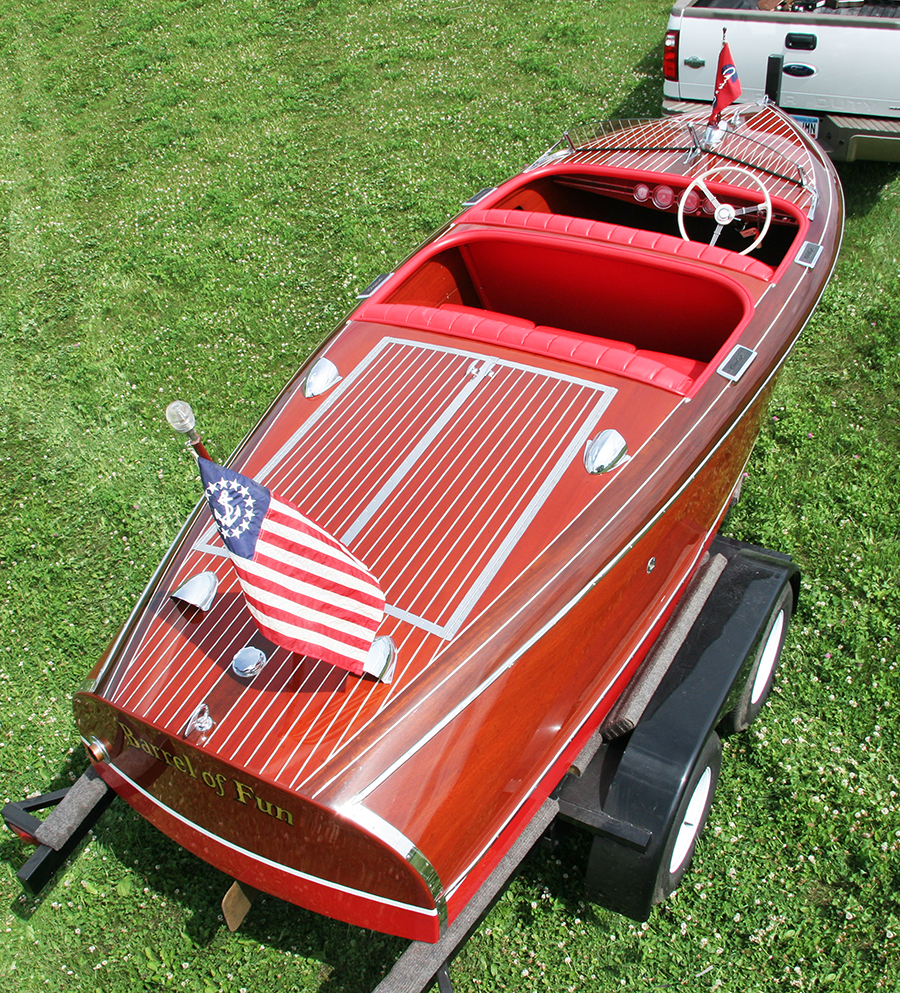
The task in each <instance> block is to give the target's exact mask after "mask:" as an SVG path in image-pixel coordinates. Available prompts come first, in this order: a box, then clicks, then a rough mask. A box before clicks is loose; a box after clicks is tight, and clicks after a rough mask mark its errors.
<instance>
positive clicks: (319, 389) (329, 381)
mask: <svg viewBox="0 0 900 993" xmlns="http://www.w3.org/2000/svg"><path fill="white" fill-rule="evenodd" d="M342 378H343V377H342V376H341V374H340V373H339V372H338V368H337V366H336V365H335V364H334V363H333V362H332V361H331V359H326V358H325V356H324V355H323V356H322V357H321V358H320V359H317V360H316V363H315V365H314V366H313V367H312V369H310V370H309V372H308V373H307V376H306V379H305V380H304V381H303V395H304V396H305V397H317V396H319V395H320V394H322V393H324V392H325V391H326V390H330V389H331V387H332V386H334V385H335V384H336V383H339V382H340V381H341V379H342Z"/></svg>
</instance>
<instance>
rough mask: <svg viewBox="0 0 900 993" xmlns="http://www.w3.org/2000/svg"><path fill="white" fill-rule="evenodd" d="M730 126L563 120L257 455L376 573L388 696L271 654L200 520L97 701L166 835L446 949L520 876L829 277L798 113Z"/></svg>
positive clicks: (92, 710)
mask: <svg viewBox="0 0 900 993" xmlns="http://www.w3.org/2000/svg"><path fill="white" fill-rule="evenodd" d="M704 125H705V122H704V121H703V120H702V119H700V118H699V117H693V118H692V117H687V118H680V119H677V120H674V119H672V120H662V121H653V122H619V123H616V124H613V125H608V126H603V127H600V128H598V129H597V130H596V132H593V133H591V134H590V135H588V136H585V137H576V136H574V135H567V136H566V138H565V140H564V141H563V142H562V143H561V145H560V146H559V147H557V148H555V149H553V150H551V151H550V152H549V153H547V154H546V155H544V156H543V157H542V158H540V159H539V160H538V161H537V162H536V163H534V164H533V165H532V166H530V167H529V168H528V169H526V170H525V171H524V172H523V173H522V174H520V175H518V176H516V177H515V178H513V179H511V180H509V181H508V182H506V183H504V184H503V185H501V186H498V187H496V188H494V189H490V190H486V191H482V193H481V194H479V195H478V196H477V197H475V198H473V199H472V200H471V201H469V202H468V203H467V204H466V206H465V209H464V210H463V212H462V213H461V214H460V215H459V216H457V217H456V218H455V220H453V222H452V223H449V224H448V225H447V226H445V227H444V228H443V229H442V230H441V231H439V232H438V233H437V234H435V235H434V236H433V237H432V238H431V239H430V240H429V241H428V242H427V243H426V244H424V245H423V246H422V247H421V248H419V249H418V250H417V251H416V252H415V253H414V254H413V255H412V256H411V257H409V258H408V259H407V260H406V261H405V262H403V263H402V264H401V265H399V266H398V267H397V269H396V270H395V271H393V272H392V273H390V274H389V275H388V276H386V277H383V278H381V279H379V280H377V281H376V282H375V284H373V285H372V286H371V287H369V288H368V290H367V291H366V293H365V294H364V297H363V299H362V302H361V303H360V304H359V306H358V307H357V308H356V309H355V310H354V311H353V312H352V313H351V315H350V316H349V318H348V319H347V320H346V321H345V322H344V323H343V324H342V325H341V326H340V327H339V328H338V329H337V330H336V331H335V332H334V334H332V335H331V337H330V338H328V340H327V341H326V342H325V343H324V344H323V345H322V346H321V348H320V349H319V350H318V352H317V353H316V354H315V355H314V356H313V357H312V358H311V359H310V360H309V362H308V363H307V364H306V365H305V366H304V367H303V368H302V369H301V370H300V371H299V372H298V374H297V375H296V377H295V378H294V379H293V380H292V381H291V382H290V383H289V384H288V386H287V387H286V388H285V389H284V390H283V391H282V393H281V394H280V396H279V397H278V398H277V400H276V401H275V403H274V404H273V405H272V407H271V409H270V410H269V411H268V412H267V414H266V415H265V417H264V418H263V419H262V420H261V422H260V423H259V424H258V425H257V426H256V428H255V429H254V430H253V431H252V432H251V433H250V434H249V435H248V437H247V438H246V440H245V441H244V442H243V443H242V444H241V445H240V447H239V448H238V449H237V451H236V452H235V453H234V455H233V456H232V458H231V460H230V462H229V466H230V468H231V469H234V470H236V471H239V472H240V473H241V474H243V475H245V476H247V477H250V478H252V479H254V480H256V481H258V482H260V483H262V484H264V485H265V486H266V487H267V488H269V489H271V490H272V491H273V492H277V493H278V494H279V495H281V496H282V497H285V498H287V499H288V500H290V501H293V503H295V504H296V505H297V506H298V507H300V508H302V509H303V512H304V513H305V514H307V515H309V517H310V518H312V519H313V520H315V521H316V522H317V523H318V524H319V525H320V526H321V527H322V528H324V529H326V530H327V531H328V532H329V533H330V534H332V535H335V536H337V537H338V538H339V539H340V540H341V541H342V542H343V544H344V545H345V546H346V547H347V548H349V549H350V550H351V551H352V553H353V554H354V555H355V556H356V557H357V558H358V559H359V560H361V561H362V562H363V563H365V565H366V566H367V567H368V569H369V570H371V573H372V574H373V575H374V576H375V577H377V579H378V581H379V582H380V584H381V587H382V589H383V590H384V594H385V598H386V604H387V607H386V612H385V616H384V619H383V621H382V623H381V626H380V628H379V631H378V634H379V637H380V638H389V639H390V642H387V641H383V642H380V644H382V645H388V647H389V648H390V647H391V646H393V648H394V649H395V654H394V652H393V651H388V653H387V654H386V655H385V656H384V660H385V661H386V662H387V661H390V662H391V664H392V672H390V673H387V674H386V675H387V676H390V677H391V678H389V679H388V678H384V679H382V678H376V676H372V675H368V674H362V675H355V674H353V673H350V672H347V671H345V670H344V669H341V668H337V667H335V666H334V665H331V664H328V663H326V662H323V661H321V660H318V659H317V658H314V657H310V656H304V655H300V654H298V653H296V652H292V651H290V650H288V649H285V648H283V647H280V646H279V645H277V644H274V643H272V642H270V641H269V640H268V639H267V638H266V637H264V636H263V635H262V634H261V632H260V630H259V629H258V628H257V625H256V624H255V623H254V620H253V618H252V616H251V614H250V612H249V611H248V608H247V605H246V602H245V599H244V597H243V596H242V593H241V587H240V585H239V583H238V580H237V577H236V576H235V572H234V569H233V567H232V564H231V562H230V561H229V558H228V556H227V555H226V553H225V550H224V548H223V546H222V543H221V540H220V538H219V536H218V533H217V531H216V528H215V526H214V523H213V521H212V518H211V515H210V512H209V509H208V507H207V505H206V503H205V502H204V503H202V504H201V505H200V506H199V507H198V509H197V511H196V512H195V514H194V515H193V517H192V518H191V519H190V521H189V522H188V523H187V524H186V526H185V528H184V530H183V532H182V534H181V535H180V536H179V538H178V539H177V541H176V542H175V544H174V546H173V547H172V549H171V550H170V552H169V553H168V555H167V557H166V558H165V560H164V562H163V563H162V565H161V566H160V568H159V570H158V571H157V573H156V574H155V575H154V577H153V578H152V580H151V582H150V584H149V586H148V587H147V590H146V592H145V593H144V595H143V597H142V599H141V601H140V603H139V604H138V605H137V607H136V608H135V610H134V612H133V613H132V615H131V617H130V618H129V620H128V622H127V623H126V624H125V625H124V627H123V629H122V630H121V631H120V632H119V634H118V635H117V637H116V638H115V640H114V641H113V643H112V644H111V645H110V647H109V649H108V650H107V651H106V653H105V654H104V655H103V657H102V658H101V659H100V660H99V661H98V662H97V664H96V666H95V667H94V668H93V670H92V672H91V674H90V677H89V680H88V682H87V684H86V685H85V687H84V688H83V689H82V690H81V692H79V693H78V694H77V696H76V699H75V714H76V719H77V723H78V726H79V729H80V733H81V736H82V739H83V741H84V743H85V745H86V747H87V750H88V752H89V754H90V756H91V760H92V762H93V763H94V765H95V768H96V770H97V771H98V772H99V774H100V775H101V776H102V777H103V779H104V780H105V781H106V782H107V783H108V784H109V785H111V786H112V787H113V788H114V789H115V791H117V792H118V793H119V794H121V796H123V797H124V798H125V800H127V801H128V803H130V804H131V805H132V806H133V807H134V808H135V809H136V810H138V811H139V812H140V813H141V814H142V815H143V816H145V817H146V818H147V819H148V820H150V821H151V822H152V823H154V824H155V825H157V826H158V827H159V828H160V830H162V831H164V832H165V833H166V834H167V835H169V836H170V837H171V838H173V839H175V840H176V841H177V842H178V843H179V844H181V845H183V846H184V847H185V848H187V849H189V850H191V851H192V852H194V853H196V854H197V855H198V856H199V857H200V858H202V859H205V860H206V861H208V862H210V863H212V864H214V865H215V866H217V867H218V868H220V869H221V870H223V871H225V872H227V873H229V874H230V875H232V876H233V877H235V878H236V879H238V880H240V881H242V882H243V883H244V884H246V885H248V886H251V887H254V888H256V889H260V890H263V891H265V892H267V893H270V894H274V895H276V896H278V897H281V898H283V899H285V900H288V901H291V902H293V903H296V904H299V905H301V906H304V907H307V908H310V909H312V910H314V911H317V912H320V913H322V914H326V915H329V916H331V917H334V918H337V919H339V920H343V921H347V922H350V923H353V924H358V925H362V926H365V927H368V928H373V929H376V930H380V931H383V932H388V933H391V934H395V935H402V936H407V937H410V938H415V939H421V940H424V941H434V940H436V939H437V938H438V936H439V935H440V933H441V931H442V929H443V928H444V926H445V925H446V924H447V922H448V921H452V920H453V919H454V918H455V917H456V916H457V914H458V913H459V911H460V909H461V908H462V907H464V906H465V904H466V902H467V901H468V900H469V898H470V897H471V896H472V894H473V893H474V892H475V891H476V890H477V889H478V888H479V886H480V885H481V884H482V882H483V881H484V879H485V878H486V877H487V876H488V874H489V873H490V872H491V870H492V869H493V868H494V867H495V866H497V864H498V863H499V862H500V860H501V859H502V857H503V855H504V853H505V852H506V851H507V850H508V849H509V847H510V846H511V845H512V844H513V842H514V840H515V839H516V837H517V835H518V833H519V832H520V831H521V830H522V826H523V825H524V824H525V823H527V821H528V820H529V818H530V817H531V815H532V814H533V813H534V811H535V810H536V809H537V808H538V807H539V806H540V805H541V803H542V802H543V801H544V800H545V798H546V797H547V796H548V795H549V794H550V793H551V791H552V790H553V789H554V787H556V785H557V784H558V783H559V782H560V780H561V778H562V777H563V776H564V774H565V773H566V770H567V769H568V767H569V765H570V763H571V762H572V760H573V758H574V757H575V756H576V755H577V754H578V753H579V751H580V750H581V749H582V747H583V745H584V744H585V742H586V741H587V740H588V738H589V737H590V736H591V735H592V733H593V732H594V731H595V730H596V729H597V727H598V726H599V725H600V724H601V722H602V721H603V720H604V718H605V716H606V715H607V714H608V713H609V711H610V708H612V706H613V705H614V703H615V702H616V701H617V699H619V697H620V695H621V694H622V692H623V690H624V688H625V687H626V686H628V684H629V682H630V681H631V680H632V679H633V678H634V677H635V676H636V674H637V673H639V671H640V667H641V664H642V661H643V660H644V659H645V657H646V656H647V653H648V650H649V649H650V648H651V646H652V645H653V644H654V640H655V638H656V637H657V635H658V633H659V632H660V630H661V628H662V626H663V625H664V623H665V622H666V619H667V618H668V617H669V615H670V614H671V612H672V610H673V608H674V607H675V605H676V604H677V602H678V600H679V597H680V596H681V594H682V593H683V591H684V590H685V588H686V586H687V584H688V582H689V580H690V579H691V577H692V575H693V574H694V572H695V570H696V569H697V566H698V563H700V561H701V559H702V557H703V555H704V553H705V551H706V549H707V548H708V547H709V545H710V543H711V541H712V539H713V537H714V536H715V534H716V531H717V528H718V526H719V524H720V522H721V520H722V518H723V515H724V514H725V512H726V509H727V508H728V506H729V502H730V501H731V500H732V497H733V496H734V494H735V491H736V489H737V487H738V486H739V482H740V480H741V477H742V473H743V472H744V468H745V465H746V463H747V460H748V457H749V455H750V451H751V448H752V446H753V443H754V439H755V437H756V434H757V432H758V429H759V426H760V420H761V418H762V417H763V415H764V412H765V410H766V405H767V402H768V399H769V396H770V394H771V391H772V387H773V384H774V382H775V378H776V376H777V374H778V372H779V370H780V368H781V366H782V364H783V363H784V361H785V359H786V357H787V355H788V353H789V351H790V350H791V347H792V345H793V344H794V342H795V341H796V339H797V336H798V335H799V333H800V331H801V329H802V327H803V325H804V324H805V322H806V321H807V319H808V318H809V316H810V314H811V312H812V310H813V308H814V307H815V305H816V302H817V301H818V299H819V297H820V295H821V293H822V291H823V289H824V287H825V284H826V282H827V280H828V277H829V275H830V273H831V271H832V268H833V265H834V262H835V259H836V255H837V251H838V247H839V242H840V236H841V231H842V200H841V194H840V187H839V183H838V181H837V179H836V176H835V173H834V170H833V167H832V166H831V165H830V164H829V162H828V160H827V159H825V158H824V157H823V155H822V154H821V153H820V152H819V150H818V149H817V147H816V146H815V145H814V144H813V143H812V142H811V141H810V140H809V139H808V138H807V137H806V136H805V135H804V134H803V133H802V132H801V131H800V130H799V129H798V128H797V127H795V126H794V124H793V123H792V121H791V120H790V119H789V118H788V117H786V116H785V115H784V114H782V113H781V112H780V111H779V110H778V109H776V108H775V107H773V106H769V105H752V106H741V107H738V108H732V110H731V111H729V112H728V113H727V114H726V115H725V117H724V119H723V122H722V124H721V125H720V127H719V128H716V129H712V130H710V131H706V132H705V131H704ZM210 574H211V575H210ZM198 577H200V578H198ZM191 579H193V584H192V586H191V587H190V589H189V592H188V593H187V594H184V593H183V592H182V596H181V597H179V596H178V595H176V596H173V594H175V593H177V592H178V591H179V590H182V591H183V589H184V584H185V583H186V582H188V581H189V580H191ZM203 584H207V586H205V587H204V589H203V590H202V591H201V595H196V593H195V588H196V586H197V585H200V586H203ZM213 592H215V596H214V599H213V602H212V604H211V605H210V604H209V603H208V602H206V603H201V602H200V601H201V600H203V599H204V597H206V599H207V600H209V598H210V597H211V596H212V594H213ZM206 594H209V596H206ZM185 596H186V599H185V598H184V597H185ZM247 646H251V647H252V648H256V649H259V650H260V651H261V653H262V655H264V657H265V658H264V663H265V664H264V665H262V667H261V668H258V671H255V670H253V671H252V670H251V669H245V670H243V674H242V672H241V671H239V669H238V670H236V668H235V666H234V665H233V659H234V657H235V656H236V654H237V653H238V652H239V651H240V650H241V649H244V648H246V647H247ZM257 657H258V658H262V656H260V655H259V653H257Z"/></svg>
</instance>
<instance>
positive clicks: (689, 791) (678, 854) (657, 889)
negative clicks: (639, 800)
mask: <svg viewBox="0 0 900 993" xmlns="http://www.w3.org/2000/svg"><path fill="white" fill-rule="evenodd" d="M721 769H722V741H721V739H720V738H719V736H718V735H717V734H716V733H715V731H714V732H713V733H712V734H711V735H710V736H709V737H708V738H707V739H706V744H704V746H703V749H702V750H701V752H700V755H699V756H698V757H697V762H696V764H695V765H694V768H693V769H692V770H691V775H690V777H689V778H688V781H687V785H686V786H685V789H684V795H683V796H682V798H681V802H680V803H679V804H678V807H677V809H676V811H675V816H674V817H673V818H672V821H671V823H670V825H669V833H668V835H667V837H666V839H665V842H664V845H663V855H662V860H661V862H660V865H659V870H658V872H657V875H656V883H655V884H654V887H653V897H652V902H653V903H654V904H656V903H662V901H663V900H665V899H666V898H667V897H668V896H670V895H671V894H672V893H674V892H675V890H676V889H678V886H679V884H680V883H681V880H682V879H683V878H684V874H685V873H686V872H687V870H688V867H689V866H690V864H691V859H692V858H693V857H694V849H695V848H696V847H697V841H698V840H699V838H700V835H701V834H703V829H704V828H705V827H706V818H707V817H708V816H709V809H710V807H711V806H712V802H713V795H714V794H715V792H716V784H717V783H718V781H719V772H720V771H721Z"/></svg>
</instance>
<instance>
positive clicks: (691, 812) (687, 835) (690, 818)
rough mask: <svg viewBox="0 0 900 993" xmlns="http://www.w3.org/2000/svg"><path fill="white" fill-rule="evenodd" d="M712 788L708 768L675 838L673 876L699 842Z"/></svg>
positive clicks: (670, 861) (693, 795)
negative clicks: (697, 841) (701, 823)
mask: <svg viewBox="0 0 900 993" xmlns="http://www.w3.org/2000/svg"><path fill="white" fill-rule="evenodd" d="M711 788H712V769H710V767H709V766H707V767H706V768H705V769H704V770H703V775H702V776H701V777H700V779H699V781H698V783H697V785H696V786H695V787H694V792H693V793H692V794H691V799H690V802H689V803H688V805H687V810H685V812H684V819H683V820H682V822H681V826H680V827H679V828H678V834H677V836H676V838H675V847H674V848H673V849H672V858H671V859H670V860H669V875H673V874H674V873H676V872H678V870H679V869H680V868H681V867H682V866H683V865H684V862H685V859H687V857H688V853H689V852H690V850H691V847H692V845H693V844H694V842H695V841H696V840H697V835H698V834H699V833H700V822H701V821H702V820H703V815H704V813H705V812H706V807H707V802H708V800H709V791H710V789H711Z"/></svg>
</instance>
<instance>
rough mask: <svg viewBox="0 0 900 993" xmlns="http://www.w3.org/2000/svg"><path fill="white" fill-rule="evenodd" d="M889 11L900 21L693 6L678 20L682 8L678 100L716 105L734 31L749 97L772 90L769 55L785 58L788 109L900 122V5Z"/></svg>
mask: <svg viewBox="0 0 900 993" xmlns="http://www.w3.org/2000/svg"><path fill="white" fill-rule="evenodd" d="M853 10H854V8H850V12H852V11H853ZM887 10H888V12H889V13H896V15H897V16H887V17H861V16H855V17H854V16H850V12H847V11H844V12H838V11H828V12H827V13H818V12H814V13H805V12H797V11H795V12H793V13H787V12H783V11H773V12H771V13H765V12H762V11H759V10H757V9H755V4H754V9H753V10H752V11H749V10H728V9H723V8H722V7H716V8H707V9H704V8H699V7H697V6H692V7H691V8H690V9H689V11H688V12H687V14H686V15H682V16H681V17H680V18H676V16H675V15H677V14H678V13H679V11H678V8H677V7H676V9H675V10H674V11H673V19H672V20H671V21H670V25H669V26H670V28H679V29H680V36H679V48H678V76H679V81H678V83H677V84H676V85H677V90H678V92H677V99H680V100H705V101H709V100H710V99H711V95H712V88H713V85H714V82H715V74H716V62H717V57H718V52H719V48H720V47H721V43H722V28H723V27H726V28H727V36H726V37H727V41H728V44H729V47H730V49H731V54H732V56H733V58H734V63H735V66H736V67H737V71H738V75H739V77H740V80H741V86H742V89H743V98H744V99H753V98H756V97H759V96H761V95H762V94H763V93H764V92H765V84H766V67H767V62H768V57H769V56H770V55H780V56H782V57H783V60H784V65H783V70H782V77H781V97H780V101H779V102H780V104H781V106H782V107H784V108H785V109H786V110H797V111H804V110H807V111H812V112H816V113H837V114H847V115H855V116H860V117H888V118H900V6H894V5H891V7H889V8H887ZM676 21H677V22H678V23H676ZM672 86H673V84H672V83H669V84H667V93H668V94H669V95H673V96H674V95H675V94H674V93H673V92H672Z"/></svg>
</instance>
